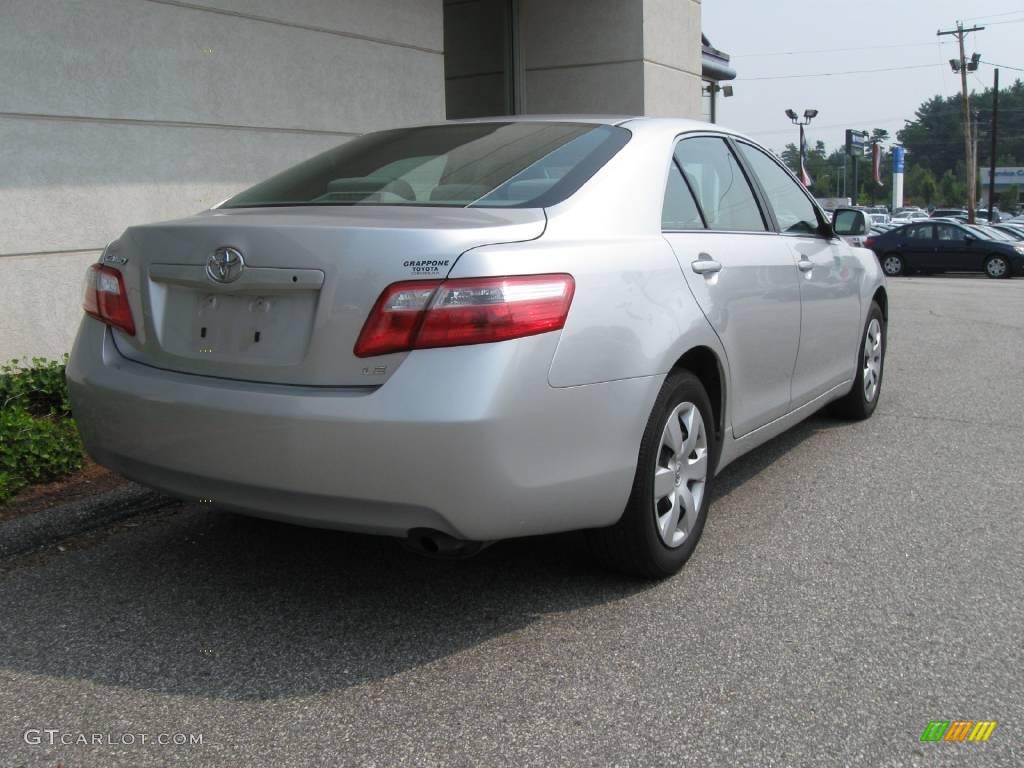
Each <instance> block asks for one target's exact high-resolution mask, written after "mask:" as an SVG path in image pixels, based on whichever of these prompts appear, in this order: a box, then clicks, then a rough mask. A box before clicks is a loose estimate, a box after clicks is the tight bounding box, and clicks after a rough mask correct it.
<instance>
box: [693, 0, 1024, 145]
mask: <svg viewBox="0 0 1024 768" xmlns="http://www.w3.org/2000/svg"><path fill="white" fill-rule="evenodd" d="M702 13H703V29H704V34H706V35H707V36H708V38H709V39H710V40H711V43H712V45H714V46H715V47H716V48H718V49H720V50H723V51H725V52H726V53H728V54H730V55H731V56H732V64H733V65H734V67H735V69H736V72H737V78H736V80H735V81H733V86H734V88H735V95H734V96H732V98H728V99H724V98H720V99H719V102H718V105H719V109H718V122H719V123H720V124H722V125H725V126H728V127H730V128H735V129H737V130H739V131H742V132H744V133H746V134H749V135H750V136H752V137H754V138H755V139H757V140H758V141H760V142H762V143H764V144H766V145H767V146H769V147H771V148H772V149H774V150H776V151H779V150H781V149H782V148H783V147H784V146H785V145H786V144H787V143H789V142H792V143H796V141H797V128H796V127H795V126H793V125H792V124H790V122H789V118H787V117H786V116H785V114H784V113H785V110H786V109H787V108H792V109H795V110H796V111H797V112H798V113H800V114H803V111H804V110H805V109H817V110H818V112H819V114H818V116H817V117H816V118H815V119H814V121H813V122H812V123H811V125H810V127H809V128H808V134H807V137H808V141H809V142H810V143H811V145H812V146H813V143H814V142H815V141H817V140H819V139H820V140H822V141H824V142H825V144H826V145H827V147H828V149H829V151H831V150H832V149H833V148H834V147H836V146H839V145H841V144H842V143H843V142H844V140H845V139H844V136H845V129H847V128H857V129H863V130H870V129H871V128H885V129H887V130H888V131H889V133H890V134H892V135H893V137H895V133H896V131H897V130H899V129H900V128H902V127H903V121H904V119H912V118H913V117H914V111H915V110H916V109H917V107H918V106H919V105H920V104H921V102H922V101H924V100H925V99H928V98H930V97H932V96H934V95H935V94H942V95H944V96H951V95H955V94H958V93H960V76H959V75H957V74H954V73H953V72H952V70H951V69H950V67H949V59H951V58H954V57H955V56H957V55H958V50H957V44H956V38H954V37H937V36H936V34H935V33H936V31H937V30H938V29H940V28H941V29H943V30H946V29H952V28H954V27H955V26H956V21H957V19H960V20H961V21H963V22H964V25H965V26H968V27H970V26H974V25H978V26H984V27H985V30H984V31H982V32H975V33H972V34H970V35H968V36H967V44H966V53H967V56H968V57H970V55H971V53H973V52H974V51H978V52H979V53H981V55H982V61H986V62H995V63H997V64H1000V65H1002V66H1004V67H1018V68H1020V69H1024V0H986V1H985V2H982V3H967V2H962V1H961V2H953V1H952V0H889V1H887V2H880V1H879V0H860V1H859V2H837V1H836V0H824V2H822V0H776V2H771V3H769V2H762V1H760V0H703V4H702ZM982 14H984V15H982ZM808 51H814V52H813V53H811V52H808ZM901 67H906V68H907V69H900V68H901ZM910 67H913V69H910ZM865 69H874V70H882V71H878V72H864V73H861V74H843V75H839V74H837V75H833V76H830V77H824V76H820V75H822V73H839V72H847V71H849V70H865ZM992 71H993V67H992V66H990V65H988V64H984V63H983V64H982V65H981V67H980V68H979V69H978V71H977V72H974V73H970V74H969V75H968V78H967V85H968V88H970V89H972V90H979V91H980V90H983V89H984V88H985V87H991V85H992ZM793 75H795V76H796V77H790V76H793ZM813 75H819V76H813ZM1017 77H1020V78H1022V79H1024V72H1019V71H1014V70H1011V69H1002V70H1001V71H1000V73H999V78H1000V86H1002V87H1005V86H1006V85H1008V84H1009V83H1012V82H1013V80H1014V79H1015V78H1017ZM757 78H780V79H763V80H760V79H757ZM782 78H785V79H782Z"/></svg>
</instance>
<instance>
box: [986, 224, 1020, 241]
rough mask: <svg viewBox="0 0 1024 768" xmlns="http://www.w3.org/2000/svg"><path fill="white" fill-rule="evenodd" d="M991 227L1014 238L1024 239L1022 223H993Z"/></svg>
mask: <svg viewBox="0 0 1024 768" xmlns="http://www.w3.org/2000/svg"><path fill="white" fill-rule="evenodd" d="M993 227H994V228H995V229H998V230H999V231H1000V232H1005V233H1006V234H1008V235H1010V236H1012V237H1013V238H1014V239H1015V240H1024V225H1022V224H1010V223H1007V224H994V225H993Z"/></svg>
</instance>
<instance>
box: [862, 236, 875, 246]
mask: <svg viewBox="0 0 1024 768" xmlns="http://www.w3.org/2000/svg"><path fill="white" fill-rule="evenodd" d="M874 244H875V238H873V237H865V238H864V247H865V248H870V247H871V246H873V245H874Z"/></svg>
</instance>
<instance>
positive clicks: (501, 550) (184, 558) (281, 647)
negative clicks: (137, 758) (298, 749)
mask: <svg viewBox="0 0 1024 768" xmlns="http://www.w3.org/2000/svg"><path fill="white" fill-rule="evenodd" d="M841 423H842V422H835V421H832V420H828V419H824V418H823V417H813V418H812V419H810V420H809V421H807V422H804V423H803V424H801V425H798V426H797V427H795V428H794V429H792V430H790V431H789V432H787V433H786V434H784V435H782V436H780V437H778V438H776V439H775V440H772V441H771V442H769V443H768V444H766V445H765V446H762V447H761V448H760V449H758V450H757V451H755V452H753V453H751V454H748V455H747V456H745V457H743V458H741V459H739V460H738V461H737V462H736V463H734V464H733V465H731V466H730V467H729V468H727V469H726V470H725V471H724V472H723V473H722V475H721V476H720V477H719V483H718V491H717V493H716V495H718V496H721V495H724V494H726V493H728V492H729V491H730V490H731V489H732V488H735V487H737V486H738V485H740V484H742V483H745V482H747V481H748V480H749V479H751V478H752V477H754V476H755V475H756V474H758V473H759V472H761V471H762V470H763V469H765V468H766V467H768V466H769V465H770V464H772V463H773V462H774V461H776V460H777V459H778V458H780V457H781V456H783V455H785V453H786V452H788V451H790V450H792V449H793V448H794V447H795V446H796V445H798V444H799V443H800V442H802V441H803V440H805V439H807V438H808V437H810V436H811V435H813V434H814V433H815V432H817V431H819V430H821V429H827V428H829V427H830V426H833V425H839V424H841ZM711 514H712V516H714V509H712V513H711ZM698 555H699V552H698ZM685 576H686V572H685V570H684V573H683V575H682V576H681V577H678V579H679V581H677V582H676V583H674V584H673V585H672V586H671V587H668V586H667V585H659V584H657V583H653V582H646V581H640V580H637V579H632V578H629V577H626V576H622V575H621V574H617V573H614V572H610V571H607V570H604V569H603V568H602V567H600V566H599V565H597V564H596V563H595V562H594V561H593V560H592V559H591V557H590V555H589V554H588V553H587V552H586V550H585V549H584V547H583V546H582V543H581V541H580V537H579V536H577V535H573V534H564V535H555V536H545V537H536V538H529V539H520V540H512V541H505V542H500V543H498V544H496V545H495V546H493V547H491V548H489V549H487V550H485V551H484V552H482V553H481V554H479V555H477V556H476V557H474V558H471V559H467V560H458V561H444V560H435V559H428V558H426V557H423V556H419V555H416V554H413V553H410V552H407V551H405V550H404V549H402V548H401V547H400V546H399V545H398V544H397V542H396V541H395V540H393V539H385V538H377V537H370V536H359V535H353V534H346V533H341V532H336V531H324V530H315V529H309V528H301V527H297V526H292V525H287V524H283V523H275V522H271V521H266V520H260V519H255V518H248V517H244V516H241V515H235V514H231V513H222V512H217V511H213V510H210V509H208V508H206V507H200V506H199V505H183V506H182V507H181V508H179V509H177V510H175V511H172V512H168V513H164V514H161V515H157V516H155V517H140V518H136V519H135V521H134V522H130V523H128V524H124V525H122V526H119V528H118V529H116V530H114V531H108V532H104V533H100V534H96V535H94V536H93V537H92V538H91V539H90V538H88V537H87V538H86V539H85V540H84V541H81V542H78V543H76V544H74V545H69V546H68V548H67V550H66V551H64V552H60V551H58V550H57V549H56V548H52V549H50V550H47V551H44V552H42V553H37V554H36V555H33V556H28V557H26V558H22V559H21V560H20V561H19V562H17V563H14V564H13V565H12V564H11V563H6V564H3V569H2V570H0V669H6V670H10V671H13V672H16V673H17V672H22V673H30V674H32V675H42V676H50V677H59V678H75V679H82V680H87V681H91V682H94V683H98V684H101V685H105V686H121V687H128V688H134V689H138V690H145V691H153V692H159V693H167V694H177V695H191V696H201V697H206V698H211V699H227V700H274V699H278V698H283V697H292V696H305V695H312V694H316V693H318V692H323V691H330V690H335V689H340V688H347V687H351V686H356V685H359V684H361V683H365V682H367V681H371V680H378V679H382V678H387V677H391V676H394V675H397V674H401V673H403V672H406V671H409V670H413V669H416V668H418V667H421V666H424V665H427V664H432V663H435V662H440V661H443V660H444V659H446V658H447V657H450V656H452V655H455V654H460V653H463V652H474V651H475V649H477V648H478V647H479V646H481V645H483V644H488V645H489V647H488V650H487V653H489V654H493V653H510V654H513V655H516V654H521V653H522V652H523V651H522V649H521V646H522V644H523V638H522V636H521V633H522V632H530V631H531V630H530V627H531V625H534V624H536V623H538V622H542V621H543V620H544V618H545V617H547V616H550V615H555V614H562V615H564V614H567V613H573V612H580V613H581V614H583V617H582V619H581V620H582V622H583V623H585V621H586V619H585V612H586V610H587V609H588V607H591V606H596V605H601V606H607V605H608V604H609V603H613V602H616V601H622V600H624V599H626V598H629V597H631V596H634V595H637V594H638V593H640V592H643V591H645V590H650V589H661V588H672V589H682V590H684V591H685V590H689V589H696V588H699V585H698V584H697V583H696V582H690V581H687V580H686V578H685ZM635 610H643V608H642V603H637V604H636V607H634V606H633V605H624V607H623V610H622V622H623V624H624V625H625V626H630V625H632V623H633V622H635V621H636V620H637V619H638V617H637V616H636V615H635V614H634V611H635ZM603 615H604V616H605V621H607V617H608V614H607V612H605V613H604V614H603ZM624 632H625V634H626V635H627V636H628V634H629V633H628V632H627V631H626V630H624ZM510 644H512V645H514V646H515V647H511V645H510Z"/></svg>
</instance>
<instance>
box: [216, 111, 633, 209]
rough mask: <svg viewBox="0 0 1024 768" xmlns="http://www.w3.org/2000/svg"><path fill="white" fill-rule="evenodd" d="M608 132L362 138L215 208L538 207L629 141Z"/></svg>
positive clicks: (501, 130) (439, 131)
mask: <svg viewBox="0 0 1024 768" xmlns="http://www.w3.org/2000/svg"><path fill="white" fill-rule="evenodd" d="M629 138H630V132H629V131H627V130H626V129H625V128H619V127H616V126H611V125H593V124H584V123H571V122H565V123H561V122H514V123H460V124H454V125H435V126H427V127H423V128H401V129H397V130H392V131H381V132H379V133H370V134H367V135H365V136H360V137H359V138H357V139H353V140H352V141H349V142H347V143H345V144H342V145H341V146H340V147H335V148H334V149H331V150H328V151H327V152H324V153H323V154H320V155H317V156H316V157H314V158H311V159H310V160H307V161H305V162H304V163H300V164H299V165H296V166H294V167H292V168H289V169H288V170H286V171H284V172H283V173H279V174H278V175H277V176H274V177H272V178H270V179H268V180H266V181H264V182H261V183H259V184H257V185H256V186H254V187H250V188H249V189H247V190H245V191H244V192H241V193H240V194H238V195H235V196H234V197H232V198H231V199H230V200H228V201H227V202H225V203H224V204H223V205H222V206H221V207H222V208H262V207H280V206H298V205H399V206H400V205H437V206H451V207H459V208H462V207H478V208H499V207H503V208H525V207H538V208H540V207H547V206H550V205H554V204H556V203H559V202H561V201H562V200H564V199H566V198H567V197H569V196H570V195H571V194H572V193H574V192H575V191H576V190H577V189H579V188H580V187H581V186H582V185H583V184H584V183H585V182H586V181H587V180H588V179H589V178H590V177H591V176H593V175H594V174H595V173H596V172H597V171H598V169H600V168H601V167H602V166H603V165H604V164H605V163H606V162H608V160H609V159H611V157H612V156H613V155H614V154H615V153H616V152H618V151H619V150H620V149H621V148H622V147H623V146H625V144H626V142H627V141H629Z"/></svg>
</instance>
